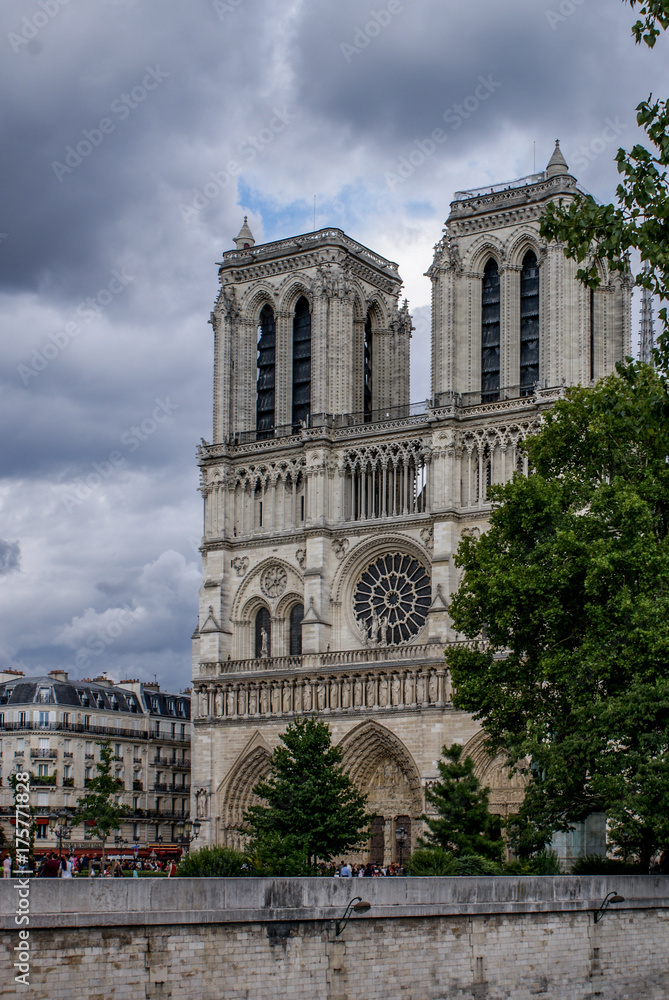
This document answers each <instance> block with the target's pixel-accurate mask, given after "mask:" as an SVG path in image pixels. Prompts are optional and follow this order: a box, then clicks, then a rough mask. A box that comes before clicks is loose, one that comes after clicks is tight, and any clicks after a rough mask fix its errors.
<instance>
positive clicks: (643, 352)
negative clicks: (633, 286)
mask: <svg viewBox="0 0 669 1000" xmlns="http://www.w3.org/2000/svg"><path fill="white" fill-rule="evenodd" d="M643 270H644V274H648V273H649V271H650V265H649V264H648V263H646V264H644V266H643ZM654 347H655V330H654V323H653V293H652V292H651V290H650V288H644V289H643V290H642V292H641V325H640V329H639V361H641V362H642V363H643V364H647V365H649V364H650V363H651V362H652V360H653V348H654Z"/></svg>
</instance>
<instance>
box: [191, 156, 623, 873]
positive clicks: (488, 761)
mask: <svg viewBox="0 0 669 1000" xmlns="http://www.w3.org/2000/svg"><path fill="white" fill-rule="evenodd" d="M578 193H579V188H578V185H577V182H576V180H575V179H574V178H573V177H572V176H571V175H570V174H569V173H568V168H567V164H566V163H565V162H564V159H563V158H562V155H561V153H560V151H559V148H556V150H555V152H554V154H553V156H552V157H551V160H550V162H549V164H548V167H547V169H546V170H545V171H543V172H542V173H540V174H535V175H532V176H531V177H527V178H522V179H521V180H519V181H516V182H512V183H511V184H507V185H497V186H493V187H492V188H491V189H486V190H482V191H465V192H458V194H457V195H456V197H455V200H454V202H453V204H452V206H451V214H450V216H449V219H448V221H447V225H446V229H445V232H444V236H443V238H442V239H441V241H440V242H439V243H438V244H437V246H436V248H435V255H434V260H433V263H432V266H431V267H430V270H429V272H428V274H429V276H430V278H431V280H432V288H433V332H432V380H433V383H432V390H433V395H432V398H431V399H430V400H429V401H428V403H427V404H422V405H421V406H420V407H412V406H411V405H410V402H409V395H408V386H409V339H410V334H411V317H410V315H409V313H408V308H407V305H406V303H405V304H404V305H403V306H401V307H400V305H399V301H400V290H401V283H400V277H399V274H398V271H397V265H396V264H394V263H393V262H392V261H388V260H385V259H384V258H382V257H380V256H379V255H378V254H375V253H374V252H373V251H371V250H369V249H368V248H366V247H364V246H362V244H359V243H356V242H355V241H354V240H351V239H350V238H349V237H347V236H346V235H345V234H344V233H342V232H341V230H337V229H327V230H320V231H318V232H316V233H309V234H306V235H304V236H299V237H294V238H291V239H287V240H284V241H280V242H278V243H269V244H264V245H261V246H256V245H255V243H254V240H253V236H252V234H251V232H250V230H249V229H248V226H246V225H245V227H244V228H243V229H242V232H241V233H240V235H239V237H237V239H236V241H235V242H236V245H237V250H232V251H228V252H226V253H225V254H224V256H223V261H222V262H221V265H220V279H221V292H220V295H219V298H218V300H217V302H216V305H215V308H214V311H213V313H212V317H211V322H212V325H213V328H214V440H213V442H211V443H208V442H206V441H204V440H203V442H202V445H201V447H200V448H199V450H198V461H199V464H200V469H201V492H202V495H203V498H204V534H203V540H202V556H203V579H202V588H201V591H200V613H199V620H198V624H197V628H196V630H195V633H194V637H193V719H194V737H193V755H192V756H193V772H192V788H193V795H194V801H193V811H195V810H196V809H197V813H198V816H199V818H200V820H201V822H202V833H201V842H205V843H217V842H225V843H238V842H239V832H238V827H239V825H240V823H241V820H242V817H243V814H244V811H245V809H246V808H248V805H250V803H251V801H252V790H253V787H254V785H255V784H256V783H257V781H258V779H259V777H260V776H261V775H263V774H264V773H266V768H267V762H268V758H269V755H270V754H271V752H272V750H273V748H274V747H275V746H276V745H277V742H278V740H279V737H280V734H281V732H282V731H283V730H284V729H285V727H286V725H287V724H288V723H289V721H290V720H291V719H293V718H295V717H296V716H299V715H302V714H305V713H308V714H312V715H315V716H317V717H318V718H322V719H324V720H326V721H327V722H328V723H329V724H330V726H331V728H332V733H333V738H334V740H335V742H338V743H341V745H342V747H343V748H344V750H345V757H344V763H345V766H346V768H347V769H348V771H349V773H350V774H351V775H352V776H353V777H354V779H355V780H356V782H357V783H358V785H359V786H360V788H361V790H363V791H365V792H366V793H367V794H368V795H369V801H370V804H371V806H372V807H373V811H374V812H375V813H376V814H377V820H376V821H375V826H374V828H373V837H372V842H371V843H370V845H369V852H368V856H372V857H373V858H374V860H379V861H390V860H393V859H394V858H395V837H394V831H395V829H396V828H397V827H398V826H402V827H404V828H405V829H408V830H410V835H411V842H412V844H415V842H416V838H417V836H418V835H419V834H420V832H421V820H420V816H421V814H422V813H423V812H425V808H426V803H425V788H426V787H427V786H428V784H429V783H430V782H432V781H434V780H435V779H436V778H437V776H438V770H437V760H438V758H439V756H440V752H441V748H442V746H444V745H446V746H449V745H451V744H452V743H460V744H462V745H463V746H465V747H466V749H467V753H469V754H471V755H472V756H473V757H474V759H475V763H476V769H477V774H478V776H479V778H480V779H481V780H482V782H483V784H484V785H486V786H488V787H489V788H490V790H491V804H492V808H493V809H494V810H495V811H496V812H499V813H503V814H506V813H508V812H509V811H512V810H514V809H517V807H518V804H519V802H520V801H521V799H522V794H523V787H522V780H521V778H520V777H519V776H518V775H511V774H510V773H509V771H508V768H507V767H506V766H505V764H504V761H503V760H501V759H499V758H497V757H496V756H495V754H494V752H492V753H491V752H490V750H489V748H488V747H487V746H486V744H485V741H483V740H482V738H481V736H480V733H479V731H478V727H477V725H476V723H475V722H474V721H473V720H472V718H471V717H470V716H469V715H467V714H465V713H462V712H459V711H456V710H455V709H454V707H453V703H452V690H451V682H450V677H449V675H448V672H447V670H446V668H445V661H444V651H445V649H446V647H447V646H448V645H449V644H451V643H455V642H459V641H461V637H460V636H458V635H457V634H456V633H455V632H454V630H453V628H452V623H451V619H450V616H449V612H448V609H449V604H450V600H451V595H452V594H453V593H454V592H455V591H456V590H457V588H458V586H459V584H460V579H461V575H460V571H459V570H458V568H457V567H456V566H455V554H456V552H457V549H458V545H459V543H460V540H461V539H462V537H463V536H464V535H466V534H469V535H473V536H475V537H478V536H479V535H480V534H481V533H482V532H484V531H485V530H486V526H487V523H488V516H489V513H490V496H489V489H490V486H491V485H493V484H495V483H504V482H507V481H508V480H510V479H511V478H512V477H513V476H514V475H516V474H518V473H520V474H527V472H528V468H527V458H526V456H525V453H524V451H523V447H522V446H523V441H524V439H525V438H526V437H527V436H528V435H529V434H532V433H533V432H535V431H536V430H537V429H538V427H539V426H540V423H541V419H542V414H543V413H544V412H545V411H546V409H547V408H548V407H550V406H552V405H553V403H554V402H555V400H556V399H558V398H560V396H561V395H563V393H564V391H565V386H567V385H571V384H576V383H578V382H580V383H582V384H586V383H589V382H590V381H591V380H592V379H593V378H597V377H599V376H601V375H603V374H605V373H607V372H609V371H611V370H612V369H613V367H614V364H615V362H616V361H617V360H619V359H620V358H622V357H623V355H624V354H625V353H627V352H628V351H629V299H630V278H629V275H627V274H622V275H620V274H618V273H615V274H609V273H604V272H602V285H601V287H600V289H598V290H597V291H596V292H595V293H593V294H591V293H590V292H589V291H588V290H585V289H584V288H583V286H582V285H581V284H580V283H579V282H578V281H577V280H576V277H575V272H576V265H575V263H574V262H573V261H569V260H567V258H566V257H565V256H564V253H563V251H562V248H561V247H560V246H559V245H558V244H557V243H551V244H547V243H546V242H545V241H542V239H541V238H540V236H539V219H540V215H541V212H542V211H543V207H544V206H545V205H546V204H547V203H548V201H550V200H551V199H553V198H557V197H561V198H564V199H565V200H566V201H567V202H569V201H570V200H573V198H574V197H576V196H577V195H578ZM484 286H485V287H484ZM484 300H485V301H484ZM298 315H299V317H301V319H300V321H299V322H300V323H303V322H304V321H305V320H306V317H307V315H308V324H309V330H310V334H309V337H310V339H309V338H307V340H298V339H296V337H297V334H296V330H297V329H298V325H296V324H298ZM263 317H264V318H263ZM267 317H269V319H268V318H267ZM299 329H300V330H302V331H304V329H305V327H304V326H300V327H299ZM300 336H302V334H300ZM307 343H308V345H309V346H308V348H307V347H305V344H307ZM309 352H310V353H309ZM307 355H308V359H307V360H304V359H305V358H307ZM296 372H299V379H298V380H297V382H296ZM296 384H297V385H298V386H299V391H300V393H302V395H301V396H300V399H301V400H302V403H303V404H304V405H303V409H302V410H299V408H298V410H296V409H295V398H296V396H295V392H296V389H295V385H296ZM305 400H306V404H305ZM291 407H292V409H291ZM305 407H306V408H305ZM296 413H297V414H298V415H299V413H302V415H303V416H302V418H300V419H297V417H296Z"/></svg>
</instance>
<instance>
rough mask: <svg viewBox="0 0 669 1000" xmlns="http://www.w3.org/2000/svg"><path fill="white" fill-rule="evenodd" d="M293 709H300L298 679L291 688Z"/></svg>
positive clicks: (297, 710)
mask: <svg viewBox="0 0 669 1000" xmlns="http://www.w3.org/2000/svg"><path fill="white" fill-rule="evenodd" d="M293 711H294V712H301V711H302V685H301V684H300V682H299V681H298V682H297V684H296V685H295V687H294V689H293Z"/></svg>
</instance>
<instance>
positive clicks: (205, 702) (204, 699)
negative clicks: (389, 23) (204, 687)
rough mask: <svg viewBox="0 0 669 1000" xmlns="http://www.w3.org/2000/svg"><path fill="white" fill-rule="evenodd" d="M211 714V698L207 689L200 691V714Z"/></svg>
mask: <svg viewBox="0 0 669 1000" xmlns="http://www.w3.org/2000/svg"><path fill="white" fill-rule="evenodd" d="M208 714H209V698H208V696H207V692H206V691H200V715H204V716H206V715H208Z"/></svg>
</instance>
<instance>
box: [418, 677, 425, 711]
mask: <svg viewBox="0 0 669 1000" xmlns="http://www.w3.org/2000/svg"><path fill="white" fill-rule="evenodd" d="M416 701H417V702H418V704H419V705H422V704H423V703H424V702H425V677H424V676H423V671H422V670H421V671H420V673H419V674H418V678H417V680H416Z"/></svg>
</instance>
